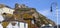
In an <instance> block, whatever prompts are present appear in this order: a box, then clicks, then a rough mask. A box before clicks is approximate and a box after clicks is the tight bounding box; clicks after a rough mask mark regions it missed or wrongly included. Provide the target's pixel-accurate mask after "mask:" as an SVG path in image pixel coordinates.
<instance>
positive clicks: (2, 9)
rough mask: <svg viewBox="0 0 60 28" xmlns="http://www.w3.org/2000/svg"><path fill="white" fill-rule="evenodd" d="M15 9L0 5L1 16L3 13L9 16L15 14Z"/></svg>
mask: <svg viewBox="0 0 60 28" xmlns="http://www.w3.org/2000/svg"><path fill="white" fill-rule="evenodd" d="M13 11H14V10H13V9H12V8H10V7H8V6H6V5H3V4H0V14H2V13H9V14H13Z"/></svg>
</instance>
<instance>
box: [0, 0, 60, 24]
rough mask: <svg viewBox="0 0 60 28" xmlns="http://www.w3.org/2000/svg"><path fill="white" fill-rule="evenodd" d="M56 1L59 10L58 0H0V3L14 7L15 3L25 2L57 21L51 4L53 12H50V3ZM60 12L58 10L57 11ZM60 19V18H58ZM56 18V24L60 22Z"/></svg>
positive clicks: (54, 9)
mask: <svg viewBox="0 0 60 28" xmlns="http://www.w3.org/2000/svg"><path fill="white" fill-rule="evenodd" d="M57 1H58V10H60V6H59V5H60V3H59V1H60V0H0V3H3V4H5V5H8V6H10V7H12V8H14V6H15V3H19V4H25V5H26V6H29V7H33V8H36V10H37V11H38V12H39V13H41V14H43V15H44V16H46V17H47V18H49V19H51V20H53V21H54V22H56V23H57V16H56V8H55V6H53V12H52V13H51V12H50V6H51V3H53V2H57ZM58 12H60V11H58ZM58 15H59V16H58V19H59V18H60V14H58ZM59 20H60V19H59ZM59 20H58V24H60V22H59Z"/></svg>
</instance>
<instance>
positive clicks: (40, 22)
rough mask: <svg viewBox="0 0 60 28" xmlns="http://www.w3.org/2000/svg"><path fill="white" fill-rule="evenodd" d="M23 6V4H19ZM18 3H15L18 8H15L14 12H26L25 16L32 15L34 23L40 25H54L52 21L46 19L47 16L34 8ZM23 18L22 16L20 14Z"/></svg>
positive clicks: (21, 13)
mask: <svg viewBox="0 0 60 28" xmlns="http://www.w3.org/2000/svg"><path fill="white" fill-rule="evenodd" d="M15 6H16V5H15ZM21 6H23V5H21ZM21 6H20V5H19V4H17V7H18V8H15V11H14V14H20V15H23V14H26V16H25V17H29V16H31V17H34V18H35V19H34V20H35V24H36V25H37V26H38V27H40V26H41V25H43V24H45V25H47V24H52V26H54V25H55V23H54V21H52V20H50V19H48V18H47V17H45V16H43V15H42V14H40V13H38V12H37V11H36V9H35V8H29V7H26V6H24V7H21ZM22 18H23V16H22Z"/></svg>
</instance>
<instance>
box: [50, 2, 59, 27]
mask: <svg viewBox="0 0 60 28" xmlns="http://www.w3.org/2000/svg"><path fill="white" fill-rule="evenodd" d="M53 5H55V8H56V16H57V18H56V19H57V28H58V5H57V2H53V3H52V4H51V10H50V12H53V10H52V7H53Z"/></svg>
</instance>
